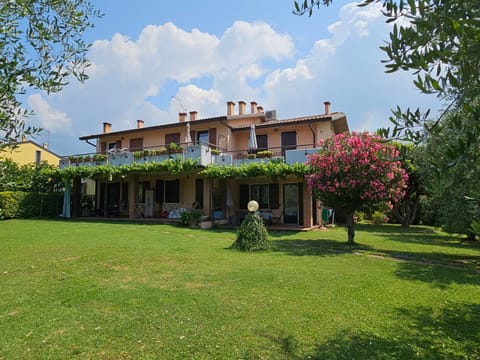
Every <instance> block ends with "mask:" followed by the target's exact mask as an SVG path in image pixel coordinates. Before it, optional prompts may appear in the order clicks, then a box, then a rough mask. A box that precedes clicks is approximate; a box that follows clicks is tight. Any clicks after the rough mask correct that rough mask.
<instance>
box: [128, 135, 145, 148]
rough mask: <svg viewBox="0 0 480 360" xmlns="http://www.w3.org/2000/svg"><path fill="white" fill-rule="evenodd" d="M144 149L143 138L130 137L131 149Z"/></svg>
mask: <svg viewBox="0 0 480 360" xmlns="http://www.w3.org/2000/svg"><path fill="white" fill-rule="evenodd" d="M138 150H143V138H136V139H130V151H138Z"/></svg>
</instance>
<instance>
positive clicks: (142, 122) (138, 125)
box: [137, 120, 145, 129]
mask: <svg viewBox="0 0 480 360" xmlns="http://www.w3.org/2000/svg"><path fill="white" fill-rule="evenodd" d="M144 124H145V122H144V121H143V120H137V129H143V125H144Z"/></svg>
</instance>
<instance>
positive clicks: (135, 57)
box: [27, 0, 439, 155]
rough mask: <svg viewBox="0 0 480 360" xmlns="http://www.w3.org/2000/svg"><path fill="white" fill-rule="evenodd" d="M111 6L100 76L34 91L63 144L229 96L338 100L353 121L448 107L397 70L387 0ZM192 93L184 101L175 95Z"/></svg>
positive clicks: (292, 101) (290, 110)
mask: <svg viewBox="0 0 480 360" xmlns="http://www.w3.org/2000/svg"><path fill="white" fill-rule="evenodd" d="M93 3H94V4H95V5H96V6H97V7H98V8H99V9H100V10H102V11H103V12H104V13H105V16H104V17H103V18H102V19H98V20H97V21H96V27H95V28H93V29H91V30H89V31H88V33H87V34H86V36H85V37H86V39H87V40H88V41H89V42H91V43H92V44H93V45H92V48H91V50H90V52H89V54H88V56H89V59H90V60H91V61H92V66H91V68H90V69H89V75H90V79H89V80H88V81H87V82H86V83H85V84H80V83H77V82H72V83H71V84H70V85H69V86H67V87H66V88H64V90H63V91H62V92H61V93H58V94H54V95H49V96H47V95H46V94H44V93H30V94H29V96H28V99H27V104H28V105H29V106H30V107H31V108H32V109H33V110H34V111H35V113H36V115H35V116H34V117H33V118H32V119H31V121H32V122H33V123H34V124H35V125H37V126H41V127H43V128H44V129H46V130H48V131H46V132H44V133H43V134H42V135H40V136H39V137H38V138H37V141H38V142H46V141H48V142H49V145H50V149H51V150H52V151H54V152H57V153H58V154H60V155H66V154H72V153H86V152H91V151H93V148H92V147H90V146H89V145H87V144H85V143H84V142H81V141H80V140H78V137H79V136H83V135H87V134H94V133H99V132H101V128H102V122H104V121H107V122H110V123H112V126H113V130H114V131H116V130H124V129H129V128H133V127H135V124H136V120H137V119H143V120H144V121H145V126H153V125H158V124H164V123H170V122H176V121H177V119H178V116H177V114H178V112H179V110H181V109H182V108H186V110H187V111H194V110H195V111H198V113H199V114H198V116H199V118H206V117H211V116H219V115H224V114H225V113H226V105H225V104H226V102H227V101H229V100H232V101H234V102H236V103H237V102H238V101H239V100H244V101H246V102H247V103H248V102H250V101H257V102H258V104H259V105H261V106H263V107H264V109H265V110H273V109H275V110H277V116H278V118H280V119H282V118H290V117H296V116H304V115H312V114H321V113H323V102H324V101H326V100H329V101H330V102H331V103H332V111H342V112H345V113H346V114H347V118H348V121H349V125H350V129H351V130H369V131H375V130H376V129H377V128H379V127H382V126H386V125H388V117H389V116H390V109H391V108H393V107H395V106H396V105H397V104H398V105H401V106H403V107H406V106H410V107H412V108H416V107H418V106H420V107H422V108H425V107H433V108H434V109H437V108H439V105H438V103H437V101H436V99H435V98H433V97H431V96H425V95H420V94H419V93H418V91H417V90H415V88H414V87H413V84H412V77H411V76H410V75H409V74H406V73H398V74H393V75H392V74H385V73H384V68H383V65H382V64H381V60H382V59H384V55H383V53H382V52H381V51H380V50H379V46H380V45H382V43H383V41H384V40H385V39H388V32H389V29H390V25H388V24H385V21H384V18H383V17H382V16H381V14H380V10H379V8H378V6H376V5H372V6H368V7H363V8H359V7H357V6H355V4H354V3H352V2H349V1H345V0H342V1H335V4H334V6H331V7H329V8H322V9H320V11H317V12H316V13H315V14H314V15H313V16H312V17H311V18H309V17H308V16H302V17H299V16H295V15H293V14H292V9H293V1H290V0H283V1H279V0H276V1H273V0H262V1H258V0H255V1H252V0H246V1H239V2H229V1H219V0H204V1H194V0H184V1H163V0H161V1H159V0H138V1H135V2H132V1H129V0H115V1H114V0H94V1H93ZM174 97H175V98H177V99H180V102H181V103H182V106H180V105H179V102H178V101H177V100H175V99H174Z"/></svg>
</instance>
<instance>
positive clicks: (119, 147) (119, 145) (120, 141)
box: [115, 140, 122, 150]
mask: <svg viewBox="0 0 480 360" xmlns="http://www.w3.org/2000/svg"><path fill="white" fill-rule="evenodd" d="M115 147H116V148H117V150H120V149H121V148H122V140H117V142H116V143H115Z"/></svg>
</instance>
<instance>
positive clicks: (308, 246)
mask: <svg viewBox="0 0 480 360" xmlns="http://www.w3.org/2000/svg"><path fill="white" fill-rule="evenodd" d="M271 243H272V251H276V252H283V253H285V254H287V255H294V256H306V255H316V256H334V255H341V254H352V253H355V252H357V251H369V250H371V247H370V246H368V245H362V244H353V245H349V244H348V243H346V242H339V241H336V240H329V239H322V240H302V239H289V240H272V242H271Z"/></svg>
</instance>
